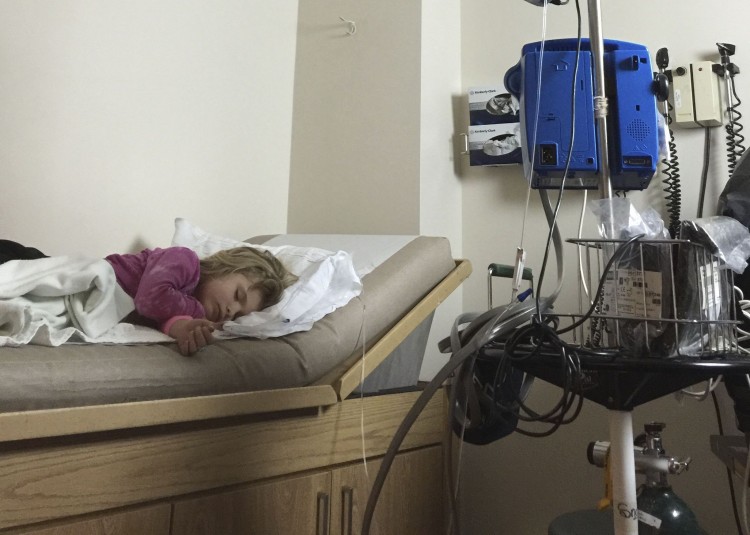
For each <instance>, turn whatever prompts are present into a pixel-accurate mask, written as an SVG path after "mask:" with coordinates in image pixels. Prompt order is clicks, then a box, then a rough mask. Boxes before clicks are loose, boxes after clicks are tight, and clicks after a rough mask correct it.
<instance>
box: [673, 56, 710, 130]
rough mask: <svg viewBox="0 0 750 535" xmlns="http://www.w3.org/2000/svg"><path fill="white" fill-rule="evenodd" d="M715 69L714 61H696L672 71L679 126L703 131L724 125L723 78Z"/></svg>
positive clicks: (674, 113)
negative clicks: (721, 82) (721, 79)
mask: <svg viewBox="0 0 750 535" xmlns="http://www.w3.org/2000/svg"><path fill="white" fill-rule="evenodd" d="M714 65H715V63H713V62H711V61H696V62H694V63H690V64H687V65H683V66H679V67H675V68H674V69H672V70H671V71H668V75H670V76H671V79H672V83H671V84H670V92H669V93H670V102H671V104H672V107H673V110H672V113H673V119H674V124H675V125H676V126H681V127H683V128H703V127H708V126H721V125H722V124H723V114H722V108H721V91H720V85H719V84H720V77H719V76H718V74H716V72H715V69H714Z"/></svg>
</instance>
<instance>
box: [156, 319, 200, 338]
mask: <svg viewBox="0 0 750 535" xmlns="http://www.w3.org/2000/svg"><path fill="white" fill-rule="evenodd" d="M191 319H193V317H192V316H174V317H172V318H169V319H168V320H167V321H165V322H164V324H163V325H162V326H161V332H163V333H164V334H167V335H168V334H169V330H170V329H171V328H172V325H174V324H175V322H176V321H179V320H191Z"/></svg>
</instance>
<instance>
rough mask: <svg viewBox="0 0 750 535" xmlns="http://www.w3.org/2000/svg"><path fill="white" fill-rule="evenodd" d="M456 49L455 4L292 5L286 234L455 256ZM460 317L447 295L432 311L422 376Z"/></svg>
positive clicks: (429, 372) (330, 1) (435, 365)
mask: <svg viewBox="0 0 750 535" xmlns="http://www.w3.org/2000/svg"><path fill="white" fill-rule="evenodd" d="M341 18H344V19H346V20H351V21H353V22H354V23H355V24H356V33H353V35H349V34H347V30H348V29H349V26H348V23H347V22H345V21H342V20H341ZM460 49H461V43H460V2H459V0H442V1H440V2H421V1H417V0H412V1H409V2H403V1H399V0H388V1H386V2H351V1H349V0H323V1H316V2H305V1H303V2H300V12H299V34H298V37H297V65H296V75H295V91H294V128H293V136H292V157H291V162H292V163H291V174H290V184H289V190H290V193H289V232H301V233H304V232H308V233H316V232H318V233H345V234H407V235H416V234H426V235H438V236H446V237H448V238H449V239H450V242H451V246H452V249H453V253H454V255H455V256H460V255H461V185H460V182H459V181H458V179H457V176H456V161H455V156H454V150H453V136H454V131H455V126H454V119H455V117H454V113H453V111H454V110H453V104H454V102H456V100H457V99H458V98H459V96H460V94H461V71H460V65H461V63H460V60H461V58H460ZM460 312H461V292H456V294H455V295H453V296H451V297H450V298H449V299H448V300H447V301H446V302H445V303H444V304H443V305H442V306H441V307H440V309H439V310H438V312H437V313H436V315H435V318H434V321H433V329H432V331H431V339H430V340H429V342H428V354H427V356H426V358H425V364H424V366H423V371H422V377H423V378H426V379H429V378H431V377H432V376H433V375H434V374H435V372H436V371H437V370H438V369H439V368H440V366H441V365H442V363H443V362H445V361H446V360H447V356H446V355H441V354H440V353H439V352H438V351H437V341H438V339H439V338H442V337H444V336H445V335H446V333H447V332H448V331H449V329H450V325H451V324H452V322H453V319H454V318H455V317H456V316H457V315H458V314H459V313H460Z"/></svg>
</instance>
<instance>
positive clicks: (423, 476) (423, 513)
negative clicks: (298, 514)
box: [331, 446, 445, 535]
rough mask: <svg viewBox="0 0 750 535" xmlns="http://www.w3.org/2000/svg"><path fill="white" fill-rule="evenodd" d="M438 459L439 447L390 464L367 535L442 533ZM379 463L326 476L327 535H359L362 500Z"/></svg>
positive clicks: (365, 496)
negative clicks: (328, 479)
mask: <svg viewBox="0 0 750 535" xmlns="http://www.w3.org/2000/svg"><path fill="white" fill-rule="evenodd" d="M442 466H443V458H442V448H441V447H439V446H435V447H431V448H425V449H421V450H417V451H412V452H407V453H402V454H400V455H398V456H396V458H395V459H394V461H393V465H391V469H390V471H389V473H388V478H387V479H386V481H385V485H384V486H383V490H382V492H381V494H380V498H379V499H378V504H377V507H376V509H375V516H374V518H373V523H372V529H370V535H399V534H403V535H434V534H436V533H443V532H444V531H445V528H444V526H445V517H444V513H445V509H444V507H443V504H444V503H445V500H444V499H443V496H444V492H443V470H442ZM379 468H380V461H379V460H378V461H376V462H368V463H367V472H368V473H367V474H365V469H364V467H363V465H362V464H361V463H358V464H353V465H350V466H346V467H343V468H338V469H336V470H334V471H333V474H332V483H331V488H332V493H333V501H332V502H331V535H355V534H359V533H360V532H361V530H362V519H363V517H364V513H365V507H366V506H367V498H368V496H369V493H370V488H371V486H372V482H373V481H374V480H375V476H376V475H377V471H378V469H379Z"/></svg>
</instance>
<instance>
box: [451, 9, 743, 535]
mask: <svg viewBox="0 0 750 535" xmlns="http://www.w3.org/2000/svg"><path fill="white" fill-rule="evenodd" d="M581 4H582V10H583V16H584V32H583V33H584V36H585V35H588V28H587V22H586V2H581ZM602 4H603V6H602V11H603V22H602V29H603V32H604V35H605V37H607V38H612V39H620V40H626V41H632V42H636V43H643V44H645V45H647V46H648V47H649V49H650V51H651V53H652V57H653V56H654V55H655V53H656V50H657V49H658V48H660V47H664V46H666V47H668V48H669V51H670V56H671V59H672V65H676V64H678V63H685V62H690V61H696V60H703V59H712V60H714V61H718V54H717V49H716V45H715V43H716V42H718V41H725V42H730V43H734V44H736V45H737V55H736V56H735V61H736V63H737V64H738V65H739V66H740V68H742V67H743V66H744V65H745V63H746V61H745V60H744V59H743V58H750V38H748V33H747V20H748V17H749V16H750V7H748V5H747V3H746V2H743V1H741V0H729V1H726V2H721V12H715V11H713V10H714V9H716V6H714V5H709V4H706V3H705V2H702V1H699V0H684V1H679V2H678V1H672V0H670V1H661V2H659V7H658V13H657V11H656V9H657V8H655V7H654V6H655V3H654V2H651V1H648V0H631V1H628V2H607V1H604V2H602ZM542 13H543V10H542V9H541V8H537V7H534V6H532V5H531V4H528V3H526V2H523V1H522V0H514V1H512V2H511V1H510V0H509V1H507V2H497V1H495V0H471V1H465V2H462V13H461V15H462V73H463V86H464V89H466V88H468V87H470V86H475V85H487V84H492V83H501V82H502V77H503V75H504V73H505V71H506V70H507V69H508V68H509V67H511V66H512V65H514V64H515V63H516V62H517V61H518V60H519V57H520V49H521V46H522V45H523V44H525V43H528V42H531V41H537V40H539V39H541V36H542V29H541V28H542ZM670 13H672V14H675V15H676V14H677V13H679V17H678V16H674V17H670V16H669V14H670ZM723 15H727V16H723ZM547 26H548V30H547V38H557V37H574V36H575V33H576V29H575V2H570V3H569V4H568V5H567V6H566V7H555V6H551V7H550V8H549V9H548V20H547ZM737 83H738V89H737V90H738V93H739V95H740V98H743V97H745V98H747V97H748V96H749V95H750V80H748V79H747V78H745V79H743V78H742V76H741V75H740V76H738V77H737ZM466 120H467V119H466V117H465V118H464V124H467V122H466ZM676 135H677V138H678V140H677V141H678V144H679V147H678V150H679V151H680V152H679V156H680V162H681V170H682V177H683V178H682V184H683V196H684V197H683V214H684V215H683V217H694V215H695V212H696V206H697V195H698V194H697V192H698V184H699V181H700V172H701V166H702V149H703V133H702V132H701V131H688V130H681V131H679V132H677V133H676ZM712 157H713V158H714V163H713V164H712V165H711V167H710V169H711V179H710V181H709V185H708V194H707V199H706V212H711V210H712V209H713V208H712V207H713V206H715V199H716V196H717V194H718V192H719V191H720V190H721V188H722V187H723V184H724V182H725V181H726V179H727V172H726V167H725V165H724V164H723V163H722V162H723V158H724V148H723V131H722V130H720V129H714V130H713V149H712ZM720 159H721V161H720ZM462 181H463V218H462V221H463V225H462V228H463V251H464V255H465V256H467V257H468V258H470V259H471V260H472V262H473V263H474V266H475V274H474V275H473V276H472V277H471V279H470V280H469V281H468V283H467V284H466V285H465V287H464V308H465V309H466V310H481V309H483V308H484V307H485V306H486V305H485V303H486V295H485V292H486V283H485V279H484V276H483V274H482V273H481V271H482V270H480V269H479V267H481V266H486V265H487V264H488V263H489V262H493V261H495V262H503V263H512V262H513V258H514V254H515V248H516V247H517V246H518V245H519V243H520V239H521V232H520V224H521V221H522V220H523V217H524V205H525V199H526V192H527V188H526V186H525V180H524V178H523V176H522V174H521V172H520V170H519V169H518V168H516V167H513V168H494V169H470V168H468V166H464V168H463V173H462ZM660 189H661V184H660V182H659V181H658V180H656V179H655V180H654V181H652V186H651V188H649V190H648V191H647V192H644V193H638V194H635V195H631V198H633V199H634V200H635V202H636V203H637V204H639V205H643V204H654V205H656V206H657V208H662V206H661V205H662V201H661V197H662V195H661V191H660ZM553 198H555V197H554V196H553ZM581 201H582V195H581V194H580V193H576V192H566V193H565V198H564V202H563V209H562V234H563V237H574V236H575V234H576V230H577V229H576V226H577V221H578V219H577V218H578V213H579V210H580V203H581ZM588 221H589V222H590V221H591V217H590V216H589V219H588ZM587 228H588V229H589V233H588V234H586V235H588V236H592V235H593V234H592V233H593V229H591V226H590V224H589V225H588V226H587ZM546 231H547V229H546V225H545V223H544V222H543V216H542V211H541V207H540V204H539V201H538V196H537V195H536V193H534V194H532V202H531V207H530V209H529V219H528V221H527V229H526V234H525V239H524V246H525V247H526V249H527V251H528V258H529V265H530V266H531V267H532V268H534V271H535V273H536V274H538V273H539V267H540V265H541V257H542V253H543V249H544V240H545V238H546ZM566 265H567V267H568V269H567V273H568V275H567V278H566V279H565V280H566V281H568V282H566V284H565V286H564V289H563V293H562V296H561V299H560V301H558V309H559V310H565V309H566V307H567V310H571V309H573V308H574V298H573V295H574V294H575V293H576V292H577V285H576V283H575V273H574V269H575V268H574V266H575V264H574V258H573V257H572V256H571V255H570V254H569V255H568V257H567V260H566ZM554 279H555V275H554V263H553V265H552V266H551V268H550V271H548V274H547V278H546V281H547V282H546V283H545V288H544V289H543V291H542V293H543V294H549V293H550V292H551V291H552V289H553V287H554V282H555V280H554ZM506 292H507V289H506ZM507 295H508V294H507V293H504V294H503V298H505V296H507ZM557 395H559V390H558V389H556V388H554V387H550V386H546V385H543V384H540V383H537V386H536V387H535V388H534V392H533V398H532V406H534V407H536V408H538V409H539V410H543V409H545V408H550V407H551V406H552V405H551V404H552V402H553V401H554V400H556V396H557ZM725 416H727V417H728V415H725ZM634 420H635V428H634V432H635V433H636V434H637V433H639V432H641V431H642V430H643V423H644V422H646V421H650V420H662V421H666V422H667V424H668V425H667V429H666V432H665V438H664V440H665V446H666V448H667V451H668V452H669V453H671V454H673V455H678V456H685V455H690V456H692V458H693V464H692V465H691V468H690V470H689V471H688V472H687V473H685V474H682V475H680V476H673V477H672V478H671V481H672V482H673V483H674V486H675V488H676V490H677V492H678V493H679V494H680V495H681V496H682V497H683V498H684V499H685V500H686V501H687V502H688V503H689V504H690V505H691V506H692V507H693V508H694V510H695V511H696V513H697V514H698V516H699V519H700V521H701V523H702V524H703V526H704V527H705V528H706V529H707V530H708V531H709V532H710V533H733V532H735V531H736V530H735V527H734V521H733V518H732V510H731V507H730V501H729V492H728V487H727V482H726V474H725V472H724V469H723V466H722V465H721V463H720V462H719V461H718V460H716V459H715V458H714V456H713V455H712V454H711V452H710V448H709V435H710V434H712V433H716V432H717V424H716V417H715V415H714V412H713V407H712V405H711V402H710V400H709V401H707V402H703V403H697V402H694V401H692V400H689V399H688V400H684V401H683V402H682V403H678V402H676V401H675V399H674V398H673V397H672V396H667V397H665V398H662V399H661V400H659V401H656V402H653V403H649V404H646V405H644V406H642V407H639V408H638V409H637V410H636V411H635V412H634ZM727 423H728V424H729V425H730V427H731V420H730V421H729V422H727V421H726V420H725V424H727ZM607 438H608V427H607V415H606V412H605V411H604V410H603V409H602V408H601V407H599V406H596V405H594V404H593V403H586V404H585V405H584V412H583V414H582V415H581V417H580V418H579V420H578V421H576V422H575V423H574V424H572V425H570V426H568V427H567V428H564V429H562V430H560V431H558V432H557V433H555V434H554V435H552V436H551V437H549V438H544V439H533V438H526V437H523V436H520V435H513V436H510V437H508V438H505V439H503V440H501V441H499V442H497V443H495V444H492V445H489V446H486V447H466V448H465V449H464V456H463V472H462V474H461V481H462V485H463V492H462V498H463V520H464V532H466V533H492V534H500V535H502V534H508V535H517V534H524V535H525V534H541V533H546V527H547V525H548V523H549V522H550V520H552V519H553V518H554V517H555V516H557V515H558V514H561V513H563V512H566V511H570V510H575V509H583V508H591V507H594V506H595V504H596V502H597V500H598V499H599V498H600V497H601V496H602V493H603V490H604V489H603V485H602V473H601V470H600V469H598V468H594V467H592V466H590V465H589V464H588V462H587V461H586V445H587V444H588V442H589V441H592V440H606V439H607ZM740 486H741V484H740ZM738 488H739V487H738ZM708 489H711V491H710V492H708Z"/></svg>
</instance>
